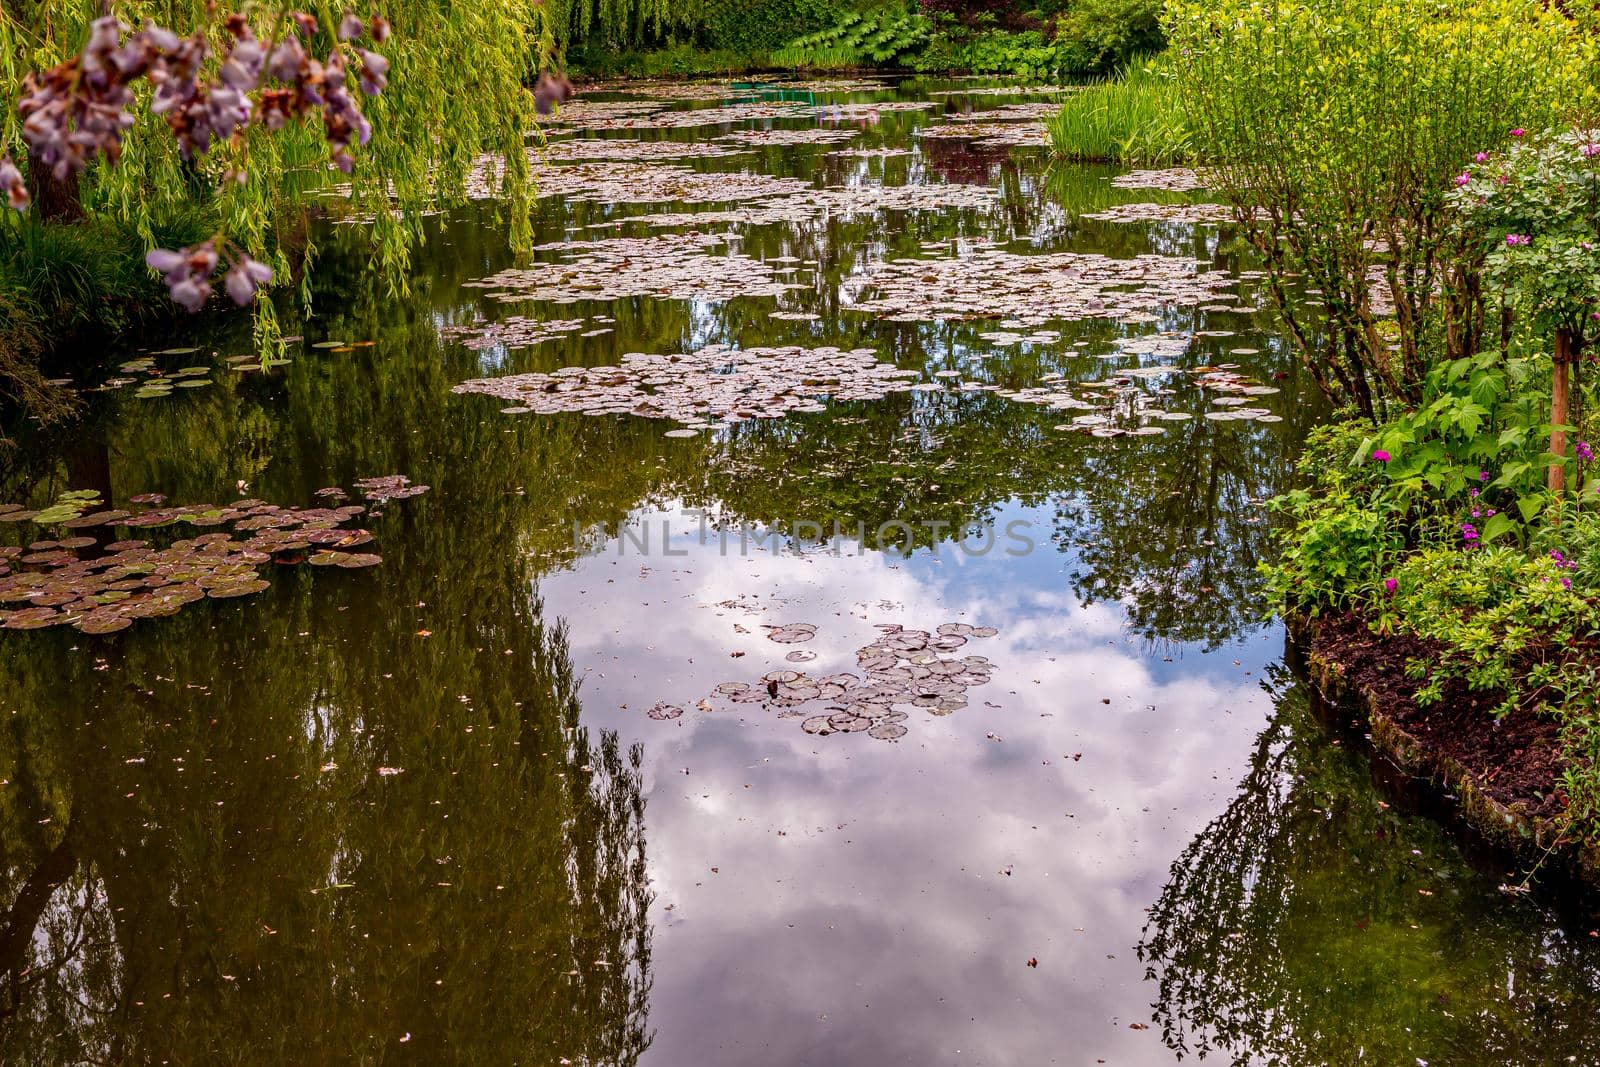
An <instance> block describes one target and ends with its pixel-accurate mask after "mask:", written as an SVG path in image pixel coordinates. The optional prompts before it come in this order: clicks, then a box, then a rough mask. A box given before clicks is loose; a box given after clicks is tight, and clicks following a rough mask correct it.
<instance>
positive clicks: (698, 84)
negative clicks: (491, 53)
mask: <svg viewBox="0 0 1600 1067" xmlns="http://www.w3.org/2000/svg"><path fill="white" fill-rule="evenodd" d="M882 88H884V82H883V81H873V80H868V79H864V78H822V79H774V80H771V81H767V82H763V83H760V84H755V83H752V82H750V81H748V80H739V81H734V80H730V79H726V78H723V79H720V80H706V81H701V80H696V81H692V82H685V81H616V82H597V83H595V84H594V85H592V86H590V87H589V91H590V92H594V93H616V94H617V95H619V96H632V97H642V98H644V99H647V100H663V101H668V102H680V101H706V100H728V99H733V98H740V97H744V98H752V97H756V96H759V95H761V94H762V93H763V92H768V91H773V90H780V91H785V92H796V93H863V92H874V91H876V90H879V89H882Z"/></svg>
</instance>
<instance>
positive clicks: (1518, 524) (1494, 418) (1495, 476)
mask: <svg viewBox="0 0 1600 1067" xmlns="http://www.w3.org/2000/svg"><path fill="white" fill-rule="evenodd" d="M1549 381H1550V375H1549V365H1548V361H1545V360H1541V359H1537V358H1534V357H1531V356H1527V355H1511V356H1509V357H1504V356H1502V355H1501V354H1500V353H1498V352H1487V353H1480V354H1478V355H1476V356H1472V357H1462V358H1461V359H1457V360H1452V361H1450V362H1448V363H1443V364H1441V365H1439V366H1437V367H1435V368H1433V369H1432V370H1431V371H1430V372H1429V375H1428V383H1427V386H1426V390H1425V394H1424V400H1423V403H1422V404H1421V405H1420V406H1419V407H1417V408H1416V409H1415V410H1413V411H1410V412H1407V413H1405V414H1403V415H1401V416H1399V417H1398V418H1396V419H1394V420H1392V421H1391V422H1389V423H1387V424H1385V425H1384V426H1382V427H1379V428H1378V429H1377V430H1376V431H1374V432H1372V433H1371V434H1370V435H1368V436H1367V437H1366V438H1365V439H1364V440H1363V446H1362V449H1361V450H1360V452H1361V453H1362V454H1366V455H1370V454H1371V453H1372V452H1373V451H1374V450H1382V451H1384V452H1385V453H1387V454H1388V455H1389V456H1390V457H1391V459H1390V461H1389V462H1388V463H1387V465H1386V467H1387V474H1388V477H1389V482H1388V484H1387V485H1386V486H1385V488H1384V492H1385V495H1386V496H1387V497H1388V498H1389V499H1390V500H1391V501H1392V502H1393V504H1394V506H1395V507H1396V508H1397V509H1398V510H1400V511H1403V512H1405V513H1408V514H1410V515H1412V516H1413V517H1414V521H1417V522H1427V521H1432V522H1433V523H1434V524H1435V525H1441V524H1442V525H1443V526H1451V525H1453V524H1456V523H1459V522H1461V521H1467V522H1469V523H1471V524H1473V525H1474V532H1475V533H1477V534H1478V535H1480V537H1481V540H1482V541H1483V542H1484V543H1493V542H1495V541H1498V540H1500V539H1501V538H1504V537H1508V536H1509V537H1511V538H1513V539H1515V540H1518V541H1526V540H1527V539H1528V538H1529V537H1531V536H1534V535H1535V534H1536V533H1537V531H1538V529H1539V528H1540V524H1541V523H1543V522H1544V521H1545V517H1546V513H1547V512H1548V511H1549V509H1550V508H1551V507H1552V506H1553V505H1554V504H1555V503H1556V500H1555V498H1554V497H1553V496H1552V495H1551V493H1550V492H1549V490H1548V489H1547V488H1546V478H1545V472H1546V470H1547V469H1548V468H1549V466H1550V465H1551V464H1552V463H1566V462H1568V461H1567V460H1557V459H1556V458H1555V457H1553V456H1551V455H1550V454H1549V453H1548V452H1547V451H1545V449H1544V447H1543V440H1544V437H1545V436H1546V435H1547V434H1548V433H1549V432H1550V426H1549V415H1548V413H1547V412H1546V409H1545V407H1544V402H1543V395H1544V393H1545V392H1546V391H1547V390H1548V387H1549ZM1593 490H1594V486H1593V484H1592V482H1591V484H1590V485H1589V486H1587V487H1585V491H1584V492H1583V493H1582V494H1581V495H1580V497H1579V502H1580V506H1581V505H1583V504H1589V505H1593V504H1596V503H1600V496H1597V495H1596V494H1595V492H1594V491H1593ZM1464 502H1465V503H1464ZM1463 507H1465V508H1467V510H1466V511H1465V512H1463V510H1462V509H1463ZM1475 512H1476V513H1475ZM1477 539H1479V538H1474V540H1477Z"/></svg>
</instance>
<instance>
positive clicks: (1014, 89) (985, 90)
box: [928, 85, 1083, 96]
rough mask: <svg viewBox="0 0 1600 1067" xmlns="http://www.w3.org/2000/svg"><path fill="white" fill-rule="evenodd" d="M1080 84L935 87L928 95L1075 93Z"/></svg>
mask: <svg viewBox="0 0 1600 1067" xmlns="http://www.w3.org/2000/svg"><path fill="white" fill-rule="evenodd" d="M1081 89H1083V86H1081V85H984V86H974V87H973V88H971V89H935V90H933V91H932V92H930V93H929V94H928V95H929V96H1047V95H1050V94H1053V93H1075V92H1078V91H1080V90H1081Z"/></svg>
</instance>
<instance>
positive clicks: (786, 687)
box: [646, 622, 999, 741]
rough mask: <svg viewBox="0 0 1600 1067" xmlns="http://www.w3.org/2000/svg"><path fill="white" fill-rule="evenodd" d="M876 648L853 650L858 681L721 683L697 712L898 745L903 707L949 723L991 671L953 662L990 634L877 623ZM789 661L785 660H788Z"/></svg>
mask: <svg viewBox="0 0 1600 1067" xmlns="http://www.w3.org/2000/svg"><path fill="white" fill-rule="evenodd" d="M877 629H878V630H879V631H880V632H881V635H882V636H880V637H879V638H878V639H877V640H875V641H873V642H871V643H869V644H867V645H864V646H862V647H861V648H859V649H857V650H856V664H857V667H858V668H859V670H860V673H859V674H857V673H853V672H841V673H839V674H828V675H822V676H819V677H815V678H813V677H811V676H810V675H808V674H805V673H803V672H801V671H794V670H776V671H771V672H769V673H768V674H766V675H764V676H762V678H761V680H760V682H759V684H751V683H749V682H723V683H722V684H720V685H718V686H717V687H716V688H715V689H713V690H712V692H711V695H710V696H709V697H707V698H706V699H704V700H702V701H700V703H699V705H698V706H699V707H700V708H702V709H704V710H706V711H712V710H715V707H716V701H717V700H724V701H727V702H728V703H731V704H760V705H762V706H763V707H764V708H768V709H771V708H777V709H779V710H778V713H777V714H778V717H779V718H782V719H801V720H802V721H801V723H800V728H801V729H802V730H804V731H805V732H806V733H808V734H816V735H819V736H826V735H828V734H835V733H846V734H853V733H865V734H866V735H867V736H868V737H872V738H875V739H877V740H879V741H898V740H899V739H900V738H902V737H904V736H905V735H906V733H907V732H908V731H907V727H906V725H905V724H906V722H907V720H908V719H909V718H910V716H909V714H908V713H907V712H904V711H901V710H899V709H900V708H902V707H911V708H921V709H922V710H924V711H925V712H927V713H928V714H930V715H939V716H942V715H951V714H954V713H955V712H957V711H960V710H961V709H962V708H965V707H966V706H967V703H968V700H967V692H968V690H970V689H973V688H976V687H977V686H980V685H986V684H988V682H989V681H990V679H991V678H992V677H993V674H994V663H993V662H992V661H991V660H990V659H989V658H988V657H987V656H975V655H968V656H962V657H959V658H957V657H955V656H954V655H945V653H955V652H957V651H958V650H959V649H961V648H962V647H963V646H965V645H966V644H967V642H968V641H969V640H971V639H973V638H985V637H994V636H995V635H996V634H998V633H999V631H998V630H996V629H995V628H994V627H992V626H973V625H970V624H968V623H964V622H947V623H942V624H941V625H939V626H938V627H936V628H935V629H934V630H933V631H932V632H929V631H927V630H907V629H905V628H904V627H902V626H901V625H899V624H898V623H883V624H880V625H879V626H878V627H877ZM816 632H817V627H816V626H815V625H813V624H811V623H791V624H789V625H787V626H781V627H770V628H769V632H768V635H767V636H768V637H769V638H771V639H772V640H774V641H777V642H779V643H783V644H788V643H796V642H802V641H809V640H811V638H813V637H815V636H816ZM795 655H796V654H795V653H790V657H789V658H791V659H794V658H795ZM646 714H647V715H648V716H649V717H650V718H652V719H658V720H670V719H676V718H679V717H681V716H682V715H683V708H681V707H680V706H678V705H676V704H665V703H663V704H657V705H655V706H654V707H652V708H651V709H650V710H649V711H648V712H647V713H646Z"/></svg>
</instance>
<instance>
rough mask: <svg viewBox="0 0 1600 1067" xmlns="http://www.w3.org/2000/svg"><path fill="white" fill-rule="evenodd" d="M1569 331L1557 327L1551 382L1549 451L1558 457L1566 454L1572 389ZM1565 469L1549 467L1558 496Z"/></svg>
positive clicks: (1552, 484)
mask: <svg viewBox="0 0 1600 1067" xmlns="http://www.w3.org/2000/svg"><path fill="white" fill-rule="evenodd" d="M1572 348H1573V345H1572V331H1571V330H1564V329H1563V330H1557V331H1556V354H1555V367H1554V374H1553V375H1552V379H1551V386H1550V425H1551V430H1550V454H1551V455H1553V456H1556V457H1557V458H1560V459H1565V458H1566V455H1567V431H1566V428H1565V427H1566V425H1567V422H1568V419H1569V412H1570V401H1571V395H1572V390H1571V387H1570V384H1569V375H1570V373H1571V368H1572ZM1566 483H1567V472H1566V469H1565V468H1564V467H1562V466H1561V465H1560V464H1552V465H1551V467H1550V479H1549V487H1550V491H1551V492H1552V493H1555V494H1556V495H1557V496H1559V495H1560V494H1561V491H1562V490H1563V489H1565V488H1566Z"/></svg>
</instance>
